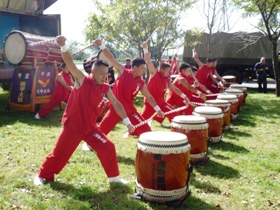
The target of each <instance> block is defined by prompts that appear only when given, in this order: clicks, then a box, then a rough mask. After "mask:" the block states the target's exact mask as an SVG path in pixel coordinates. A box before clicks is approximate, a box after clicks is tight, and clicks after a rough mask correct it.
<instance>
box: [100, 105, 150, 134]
mask: <svg viewBox="0 0 280 210" xmlns="http://www.w3.org/2000/svg"><path fill="white" fill-rule="evenodd" d="M126 114H127V117H128V118H129V120H130V122H131V123H132V124H133V125H137V124H138V123H140V122H142V121H144V119H143V117H142V116H141V115H140V114H139V113H138V112H126ZM121 120H122V119H121V117H120V116H119V115H118V114H117V113H116V111H115V110H114V108H113V107H112V106H111V107H110V109H109V111H108V112H107V113H106V114H105V116H104V118H103V120H102V121H101V123H100V124H99V126H100V130H101V131H102V132H103V133H105V134H106V135H107V134H108V133H109V132H110V131H111V130H113V128H114V127H115V126H116V124H118V122H120V121H121ZM149 131H151V128H150V126H149V125H148V124H144V125H142V126H140V127H138V128H136V129H135V130H134V131H133V132H132V133H130V135H133V136H138V137H139V136H140V135H141V134H142V133H145V132H149Z"/></svg>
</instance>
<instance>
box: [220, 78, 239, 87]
mask: <svg viewBox="0 0 280 210" xmlns="http://www.w3.org/2000/svg"><path fill="white" fill-rule="evenodd" d="M222 78H223V79H224V80H225V81H226V84H224V86H225V87H229V86H230V85H231V84H235V83H236V76H233V75H226V76H222Z"/></svg>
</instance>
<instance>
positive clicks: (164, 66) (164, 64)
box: [159, 62, 171, 69]
mask: <svg viewBox="0 0 280 210" xmlns="http://www.w3.org/2000/svg"><path fill="white" fill-rule="evenodd" d="M166 67H171V65H170V63H167V62H163V63H161V64H160V67H159V68H160V69H165V68H166Z"/></svg>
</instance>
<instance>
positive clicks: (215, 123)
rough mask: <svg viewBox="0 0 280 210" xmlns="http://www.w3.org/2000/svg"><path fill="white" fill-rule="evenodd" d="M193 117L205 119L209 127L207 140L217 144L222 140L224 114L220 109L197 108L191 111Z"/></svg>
mask: <svg viewBox="0 0 280 210" xmlns="http://www.w3.org/2000/svg"><path fill="white" fill-rule="evenodd" d="M193 115H196V116H201V117H205V118H206V121H207V123H208V125H209V127H208V139H209V141H210V142H212V143H217V142H219V141H220V140H221V139H222V132H223V124H224V114H223V111H222V110H221V109H220V108H217V107H210V106H199V107H196V108H195V109H194V111H193Z"/></svg>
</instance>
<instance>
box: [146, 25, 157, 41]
mask: <svg viewBox="0 0 280 210" xmlns="http://www.w3.org/2000/svg"><path fill="white" fill-rule="evenodd" d="M156 30H157V28H156V29H155V30H154V31H153V33H152V34H151V35H150V36H149V38H148V39H147V40H146V42H148V41H150V39H151V38H152V36H153V35H154V33H155V32H156Z"/></svg>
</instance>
